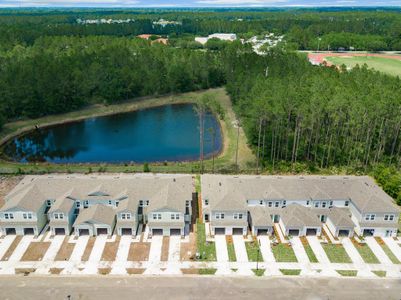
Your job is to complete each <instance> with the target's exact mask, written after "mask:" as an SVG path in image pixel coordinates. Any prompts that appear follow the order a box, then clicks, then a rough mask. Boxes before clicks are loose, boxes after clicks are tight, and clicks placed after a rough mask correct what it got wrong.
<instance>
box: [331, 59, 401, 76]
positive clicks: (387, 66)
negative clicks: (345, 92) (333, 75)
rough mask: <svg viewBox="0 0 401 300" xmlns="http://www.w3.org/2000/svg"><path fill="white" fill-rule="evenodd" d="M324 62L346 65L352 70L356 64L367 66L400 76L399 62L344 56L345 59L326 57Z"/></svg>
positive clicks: (395, 60) (400, 65)
mask: <svg viewBox="0 0 401 300" xmlns="http://www.w3.org/2000/svg"><path fill="white" fill-rule="evenodd" d="M326 60H327V61H329V62H331V63H333V64H335V65H343V64H344V65H346V66H347V67H350V68H353V67H355V66H356V65H357V64H358V65H360V66H362V65H364V64H367V65H368V66H369V67H370V68H373V69H375V70H376V71H380V72H383V73H386V74H389V75H394V76H401V60H399V59H391V58H383V57H372V56H352V57H351V56H346V57H326Z"/></svg>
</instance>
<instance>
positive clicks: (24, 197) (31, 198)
mask: <svg viewBox="0 0 401 300" xmlns="http://www.w3.org/2000/svg"><path fill="white" fill-rule="evenodd" d="M45 200H46V199H45V198H44V197H43V194H42V193H41V191H40V190H39V189H38V188H37V187H36V186H35V185H30V186H27V187H26V188H25V189H22V190H20V191H18V192H17V193H15V194H14V195H13V196H12V197H10V198H8V200H7V201H6V203H5V204H4V205H3V207H2V208H1V209H0V211H7V210H10V209H21V210H25V211H32V212H36V211H38V210H39V208H40V207H42V205H43V204H44V202H45Z"/></svg>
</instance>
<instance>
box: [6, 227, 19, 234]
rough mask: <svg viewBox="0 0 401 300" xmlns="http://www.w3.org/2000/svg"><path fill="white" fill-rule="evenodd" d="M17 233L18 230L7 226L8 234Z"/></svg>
mask: <svg viewBox="0 0 401 300" xmlns="http://www.w3.org/2000/svg"><path fill="white" fill-rule="evenodd" d="M16 233H17V231H16V230H15V228H6V234H7V235H8V234H10V235H15V234H16Z"/></svg>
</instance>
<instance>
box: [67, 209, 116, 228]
mask: <svg viewBox="0 0 401 300" xmlns="http://www.w3.org/2000/svg"><path fill="white" fill-rule="evenodd" d="M115 216H116V212H115V210H114V209H113V208H112V207H110V206H107V205H102V204H96V205H92V206H90V207H88V208H86V209H83V210H82V211H81V212H80V213H79V215H78V217H77V219H76V220H75V222H74V226H77V225H81V224H83V223H86V222H93V223H96V224H106V225H110V226H112V225H113V223H114V219H115Z"/></svg>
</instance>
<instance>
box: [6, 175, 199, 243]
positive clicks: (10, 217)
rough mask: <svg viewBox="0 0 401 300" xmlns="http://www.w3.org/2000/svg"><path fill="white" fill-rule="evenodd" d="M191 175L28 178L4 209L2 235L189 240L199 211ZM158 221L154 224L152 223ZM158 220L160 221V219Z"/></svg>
mask: <svg viewBox="0 0 401 300" xmlns="http://www.w3.org/2000/svg"><path fill="white" fill-rule="evenodd" d="M196 199H197V194H196V193H194V185H193V178H192V176H190V175H180V174H174V175H167V174H136V175H126V174H124V175H73V174H71V175H53V176H26V177H24V179H23V180H22V181H21V182H20V183H19V184H18V185H17V186H16V187H15V188H14V189H13V190H12V191H11V192H10V193H9V194H8V195H7V196H6V197H5V204H4V205H3V207H2V208H0V230H1V234H2V235H8V234H17V235H24V234H33V235H39V234H40V233H41V232H42V231H44V230H47V225H48V226H49V228H50V231H51V233H52V235H58V234H63V235H64V234H71V233H74V234H75V235H99V234H107V235H111V234H113V233H114V231H115V232H116V234H119V235H136V233H137V230H138V227H139V226H143V225H144V224H147V223H148V224H147V225H148V226H149V227H150V228H151V232H152V233H153V234H157V233H159V232H160V230H161V233H162V234H163V235H170V234H180V235H184V234H187V233H188V232H189V230H190V227H191V226H190V224H191V220H192V208H193V206H194V203H195V205H197V202H196ZM154 215H156V219H154ZM159 216H160V217H159Z"/></svg>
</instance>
